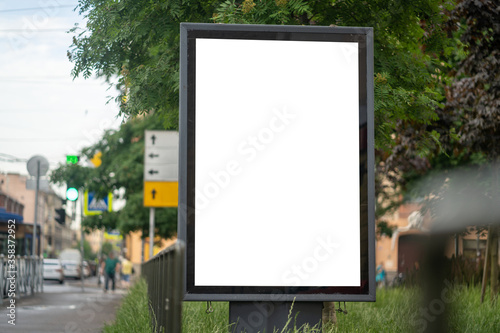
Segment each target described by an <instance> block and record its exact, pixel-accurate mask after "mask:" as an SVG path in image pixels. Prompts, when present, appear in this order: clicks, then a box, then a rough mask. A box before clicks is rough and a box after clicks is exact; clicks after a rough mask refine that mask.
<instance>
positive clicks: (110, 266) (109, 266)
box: [101, 251, 120, 292]
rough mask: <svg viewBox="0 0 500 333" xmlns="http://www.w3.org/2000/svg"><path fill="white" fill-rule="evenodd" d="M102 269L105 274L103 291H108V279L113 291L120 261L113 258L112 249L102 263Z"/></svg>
mask: <svg viewBox="0 0 500 333" xmlns="http://www.w3.org/2000/svg"><path fill="white" fill-rule="evenodd" d="M101 267H102V269H101V270H102V271H103V272H104V274H105V282H104V292H107V291H108V289H109V288H108V287H109V280H111V290H112V291H115V276H116V273H117V272H119V271H120V263H119V262H118V259H117V258H115V254H114V253H113V251H111V252H110V253H109V257H108V258H107V259H106V260H105V261H104V262H103V263H102V266H101Z"/></svg>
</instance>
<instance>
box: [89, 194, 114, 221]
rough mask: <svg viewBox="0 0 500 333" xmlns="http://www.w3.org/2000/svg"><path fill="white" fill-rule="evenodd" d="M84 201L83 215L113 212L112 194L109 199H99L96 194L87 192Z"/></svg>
mask: <svg viewBox="0 0 500 333" xmlns="http://www.w3.org/2000/svg"><path fill="white" fill-rule="evenodd" d="M83 199H84V200H83V202H84V205H83V213H84V214H85V215H99V214H101V213H102V212H105V211H108V212H111V211H112V210H113V207H112V206H113V194H112V193H109V194H108V196H107V197H104V198H97V197H96V195H95V193H94V192H89V191H85V194H84V197H83Z"/></svg>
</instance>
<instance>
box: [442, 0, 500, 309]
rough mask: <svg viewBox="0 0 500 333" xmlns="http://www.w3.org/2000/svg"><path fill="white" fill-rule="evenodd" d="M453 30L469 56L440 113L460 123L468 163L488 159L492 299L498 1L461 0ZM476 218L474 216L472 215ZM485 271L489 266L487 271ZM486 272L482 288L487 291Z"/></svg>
mask: <svg viewBox="0 0 500 333" xmlns="http://www.w3.org/2000/svg"><path fill="white" fill-rule="evenodd" d="M451 18H452V20H451V21H450V23H451V24H450V30H451V31H454V30H455V31H456V30H461V31H462V33H461V41H462V43H463V45H464V48H465V49H464V53H465V57H464V58H463V59H461V60H460V61H459V63H458V66H457V70H456V71H453V72H452V73H451V74H452V75H453V78H454V80H453V83H452V84H451V85H450V86H449V87H448V89H447V92H446V98H447V101H446V106H445V108H444V110H443V112H442V113H443V115H442V118H443V119H446V120H447V121H448V122H454V123H456V124H458V125H459V132H458V134H459V136H460V140H459V142H458V144H457V145H455V147H454V148H455V152H456V153H457V154H459V155H460V157H461V159H462V160H463V161H465V162H466V163H467V162H469V161H470V160H471V159H473V158H474V157H476V156H480V157H482V160H483V161H484V162H487V163H482V164H481V166H480V168H479V170H478V171H479V175H480V177H482V178H483V179H484V178H487V179H488V180H487V186H483V187H482V191H481V192H480V193H478V194H479V195H480V196H481V198H482V201H483V202H484V203H486V205H485V207H487V209H488V211H490V212H495V213H496V214H495V215H493V216H492V219H491V221H489V222H493V224H491V225H490V226H489V228H488V230H489V232H488V243H489V244H491V247H490V248H489V253H490V255H491V257H490V258H485V268H486V267H487V265H486V264H487V261H488V259H489V260H490V261H491V278H490V279H491V299H492V300H494V299H496V297H497V294H498V238H499V233H500V215H499V214H498V213H499V212H498V210H497V209H496V207H497V200H498V198H499V197H500V180H499V179H500V144H499V139H500V117H499V109H500V25H499V24H498V22H500V7H499V6H498V2H497V1H491V0H482V1H472V0H463V1H459V2H458V4H457V6H456V8H455V9H454V10H453V12H452V13H451ZM471 222H476V221H471ZM484 274H485V276H486V274H487V272H486V269H485V272H484ZM484 282H485V279H484V278H483V293H484Z"/></svg>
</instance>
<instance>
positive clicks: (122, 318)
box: [103, 279, 152, 333]
mask: <svg viewBox="0 0 500 333" xmlns="http://www.w3.org/2000/svg"><path fill="white" fill-rule="evenodd" d="M103 332H104V333H123V332H134V333H151V332H152V325H151V317H150V315H149V310H148V287H147V284H146V281H145V280H143V279H141V280H139V281H137V282H136V283H134V285H132V286H131V287H130V289H129V291H128V293H127V295H125V297H124V298H123V301H122V304H121V305H120V308H119V309H118V311H117V312H116V318H115V322H114V323H113V324H111V325H106V326H104V329H103Z"/></svg>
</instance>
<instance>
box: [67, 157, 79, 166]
mask: <svg viewBox="0 0 500 333" xmlns="http://www.w3.org/2000/svg"><path fill="white" fill-rule="evenodd" d="M79 160H80V157H79V156H78V155H66V164H78V161H79Z"/></svg>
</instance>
